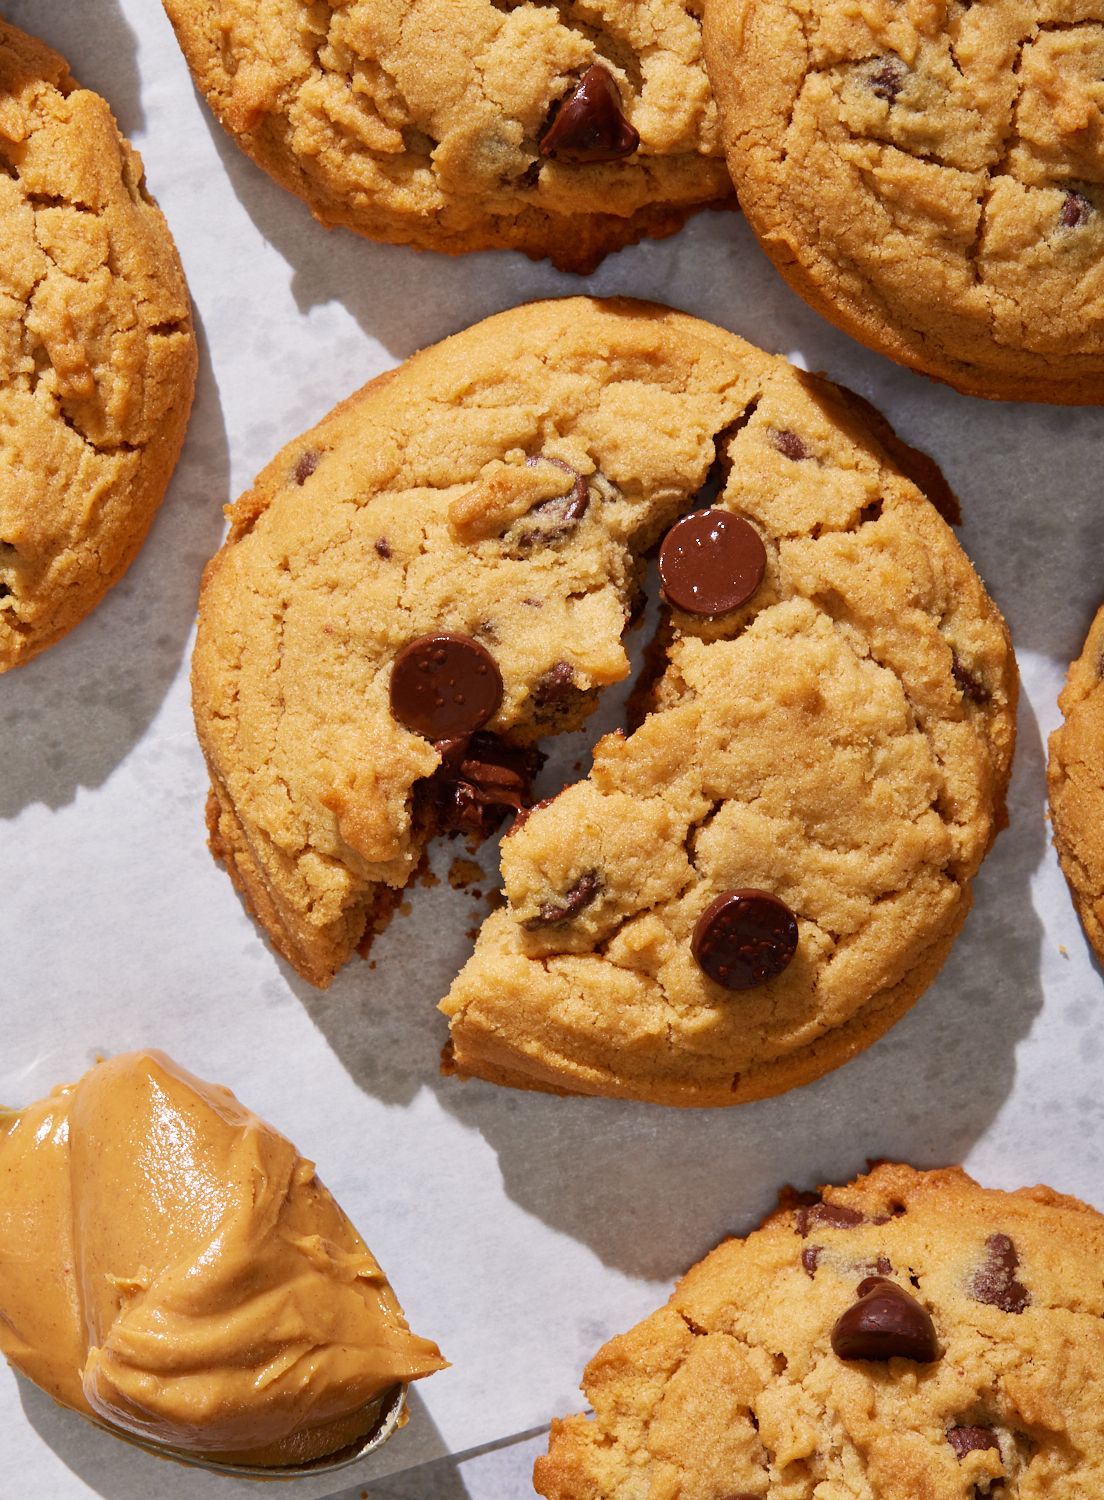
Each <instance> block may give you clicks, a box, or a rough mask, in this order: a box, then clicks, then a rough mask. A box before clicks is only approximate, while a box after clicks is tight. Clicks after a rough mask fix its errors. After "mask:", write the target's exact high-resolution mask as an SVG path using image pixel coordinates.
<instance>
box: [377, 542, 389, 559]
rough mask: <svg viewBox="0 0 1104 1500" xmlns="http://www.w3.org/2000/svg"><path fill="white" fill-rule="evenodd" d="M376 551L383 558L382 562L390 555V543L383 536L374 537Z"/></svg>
mask: <svg viewBox="0 0 1104 1500" xmlns="http://www.w3.org/2000/svg"><path fill="white" fill-rule="evenodd" d="M376 553H377V555H378V556H379V557H382V558H383V560H384V562H386V561H387V559H388V558H389V557H390V556H391V543H390V542H389V541H388V540H387V538H386V537H385V536H381V537H378V538H377V539H376Z"/></svg>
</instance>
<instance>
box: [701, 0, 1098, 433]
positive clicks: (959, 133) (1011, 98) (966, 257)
mask: <svg viewBox="0 0 1104 1500" xmlns="http://www.w3.org/2000/svg"><path fill="white" fill-rule="evenodd" d="M705 42H706V58H707V61H708V64H709V69H710V76H711V78H712V81H713V87H714V90H715V93H716V96H717V101H718V105H719V107H720V109H721V115H722V126H723V130H724V134H725V141H726V148H727V153H728V160H729V165H730V167H731V169H732V173H733V178H734V180H735V182H736V185H737V189H738V192H739V195H740V204H741V207H742V208H743V210H744V212H745V213H746V215H747V218H748V221H749V222H750V224H751V225H752V227H753V228H754V230H755V232H756V233H757V234H758V236H759V238H760V240H761V241H762V243H763V246H764V248H765V249H766V251H767V253H768V254H769V255H770V256H771V258H772V259H773V260H774V262H775V264H776V265H777V266H778V268H779V269H780V270H781V272H782V274H783V275H784V276H785V277H786V279H787V280H788V281H789V282H790V284H791V285H792V286H793V287H794V289H795V290H796V291H798V292H799V293H800V294H801V295H802V296H803V297H804V298H805V299H806V300H807V301H809V302H810V303H811V304H812V305H813V307H815V308H816V309H817V310H818V311H819V312H820V313H822V314H824V316H826V317H827V318H830V319H831V320H832V321H833V322H835V323H837V324H838V325H839V326H840V327H841V328H843V329H844V330H845V331H846V332H848V333H850V334H851V335H852V336H853V337H855V338H858V339H861V340H862V341H863V342H864V343H866V344H869V345H870V346H871V347H872V348H874V349H877V350H879V351H880V352H881V353H883V354H887V355H889V356H890V357H891V358H892V359H896V360H898V361H900V362H901V363H903V364H906V365H911V366H912V367H913V368H914V369H917V370H921V371H924V372H925V373H927V374H929V375H934V376H937V377H938V378H939V379H941V380H945V381H948V382H949V383H950V384H951V385H953V386H956V387H957V388H958V389H959V390H961V391H965V392H968V393H969V394H971V395H977V396H989V397H995V398H999V399H1002V400H1024V399H1029V400H1037V401H1053V402H1069V403H1078V402H1085V403H1099V402H1100V401H1102V400H1104V91H1102V86H1101V77H1102V76H1104V6H1102V5H1101V4H1100V3H1099V0H1096V3H1089V4H1076V5H1074V4H1069V3H1066V0H993V3H990V4H985V5H977V4H970V3H969V0H908V3H898V0H864V3H862V4H840V3H839V0H711V3H710V5H709V7H708V13H707V17H706V23H705Z"/></svg>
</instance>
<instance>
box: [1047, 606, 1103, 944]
mask: <svg viewBox="0 0 1104 1500" xmlns="http://www.w3.org/2000/svg"><path fill="white" fill-rule="evenodd" d="M1058 704H1059V707H1060V708H1061V710H1062V713H1063V714H1064V716H1065V723H1064V724H1063V725H1062V726H1061V728H1059V729H1056V730H1055V731H1054V733H1053V734H1052V735H1051V737H1050V747H1049V757H1048V761H1047V789H1048V792H1049V795H1050V818H1051V825H1052V827H1053V830H1054V843H1055V847H1056V848H1057V850H1058V859H1059V861H1060V862H1061V865H1062V871H1063V873H1064V874H1065V877H1066V880H1067V881H1068V882H1069V888H1070V894H1071V895H1072V896H1073V902H1074V905H1075V906H1076V907H1077V913H1078V915H1079V916H1080V918H1081V922H1082V925H1083V926H1084V928H1085V933H1086V935H1087V937H1088V939H1089V942H1090V943H1091V944H1092V945H1093V947H1094V948H1095V949H1096V952H1097V954H1098V956H1099V957H1100V958H1101V960H1102V961H1104V609H1101V610H1100V611H1099V612H1098V614H1097V616H1096V618H1095V620H1093V622H1092V626H1091V628H1090V630H1089V634H1088V637H1087V639H1086V641H1085V646H1084V649H1083V651H1082V652H1081V655H1080V656H1079V657H1078V658H1077V660H1076V661H1075V662H1074V663H1073V664H1072V665H1071V666H1070V669H1069V678H1068V679H1067V682H1066V686H1065V688H1064V689H1063V690H1062V693H1061V695H1060V697H1059V699H1058Z"/></svg>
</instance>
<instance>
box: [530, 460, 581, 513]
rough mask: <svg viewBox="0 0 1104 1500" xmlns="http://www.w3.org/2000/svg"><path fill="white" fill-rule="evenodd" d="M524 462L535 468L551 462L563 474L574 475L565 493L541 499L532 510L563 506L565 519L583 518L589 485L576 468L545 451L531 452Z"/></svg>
mask: <svg viewBox="0 0 1104 1500" xmlns="http://www.w3.org/2000/svg"><path fill="white" fill-rule="evenodd" d="M525 464H526V467H527V468H530V469H532V468H535V467H536V465H537V464H552V465H553V466H554V467H555V468H557V469H562V470H563V471H564V473H565V474H573V475H574V476H575V485H574V488H572V489H570V490H569V491H568V493H567V494H566V495H556V496H554V497H553V499H551V500H542V501H541V503H540V504H539V505H535V506H534V507H533V509H534V511H542V510H545V509H547V508H548V507H549V506H557V507H563V516H564V519H565V520H568V521H581V520H582V519H583V517H584V516H585V515H586V513H587V506H588V505H589V504H590V486H589V485H588V484H587V482H586V480H585V479H584V478H583V476H582V475H581V474H580V473H579V471H578V469H573V468H572V467H571V465H570V464H569V463H565V462H564V460H563V459H562V458H551V457H550V456H549V455H548V454H545V453H535V454H533V455H532V456H531V457H530V458H527V459H526V460H525Z"/></svg>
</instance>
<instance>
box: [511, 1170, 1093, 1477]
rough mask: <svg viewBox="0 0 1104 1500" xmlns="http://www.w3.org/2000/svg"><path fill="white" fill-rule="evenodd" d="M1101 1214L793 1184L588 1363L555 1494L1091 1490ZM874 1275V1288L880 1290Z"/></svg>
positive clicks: (910, 1177) (877, 1186) (1046, 1194)
mask: <svg viewBox="0 0 1104 1500" xmlns="http://www.w3.org/2000/svg"><path fill="white" fill-rule="evenodd" d="M1102 1257H1104V1218H1102V1217H1101V1215H1100V1214H1098V1213H1097V1212H1096V1211H1095V1210H1094V1209H1091V1208H1089V1207H1088V1206H1087V1205H1086V1204H1084V1203H1080V1202H1078V1201H1077V1200H1076V1199H1074V1198H1068V1197H1062V1196H1061V1195H1059V1194H1058V1193H1055V1192H1052V1191H1051V1190H1050V1189H1049V1188H1045V1187H1035V1188H1023V1189H1020V1191H1018V1192H1014V1193H1003V1192H994V1191H989V1190H986V1189H984V1188H981V1187H979V1186H978V1185H977V1184H976V1183H975V1182H973V1181H972V1180H971V1179H970V1178H969V1177H967V1176H966V1174H965V1173H964V1172H962V1171H960V1170H959V1169H957V1168H949V1169H947V1170H943V1171H933V1172H916V1171H913V1170H912V1169H911V1168H910V1167H903V1166H895V1165H890V1164H883V1165H879V1166H877V1167H875V1168H874V1170H873V1171H872V1172H871V1173H870V1175H869V1176H867V1177H860V1178H859V1179H858V1180H857V1181H856V1182H853V1183H851V1184H850V1185H849V1186H847V1187H839V1188H827V1189H825V1190H824V1191H823V1196H822V1197H819V1198H818V1195H815V1194H802V1195H794V1194H789V1195H784V1196H783V1200H782V1203H781V1205H780V1207H779V1208H778V1209H777V1210H776V1211H775V1212H774V1213H773V1214H771V1215H770V1216H769V1217H768V1218H767V1219H766V1221H765V1222H764V1224H763V1225H762V1226H761V1227H760V1228H759V1229H757V1230H756V1231H754V1232H753V1233H752V1234H750V1235H749V1236H748V1237H747V1238H746V1239H742V1240H738V1239H733V1240H728V1241H726V1242H725V1243H724V1244H722V1245H721V1246H719V1248H718V1249H716V1250H714V1251H713V1252H712V1254H710V1255H708V1256H706V1258H705V1259H704V1260H703V1261H701V1262H700V1263H699V1264H698V1265H697V1266H695V1267H694V1268H693V1269H692V1270H691V1271H690V1272H689V1273H688V1274H687V1275H686V1276H685V1277H684V1278H683V1280H682V1281H681V1282H680V1283H679V1284H678V1286H677V1287H676V1289H675V1291H674V1294H673V1295H672V1297H671V1299H670V1301H669V1302H668V1304H667V1305H666V1307H664V1308H663V1309H662V1310H661V1311H659V1312H657V1313H655V1314H653V1315H652V1316H651V1317H649V1318H647V1319H645V1321H644V1322H642V1323H640V1324H638V1325H637V1326H636V1327H635V1328H634V1329H632V1330H631V1331H630V1332H628V1333H626V1334H623V1335H621V1336H619V1337H617V1338H614V1339H612V1340H611V1341H610V1342H609V1343H608V1344H606V1345H605V1347H604V1348H603V1349H601V1350H600V1351H599V1352H598V1354H597V1355H596V1356H595V1357H594V1359H593V1360H592V1361H591V1362H590V1364H589V1366H588V1367H587V1371H586V1375H585V1377H584V1390H585V1392H586V1395H587V1397H588V1399H589V1401H590V1404H591V1405H592V1407H593V1409H594V1416H593V1417H592V1418H587V1417H583V1416H574V1417H569V1418H567V1419H566V1420H565V1421H558V1422H553V1424H552V1433H551V1441H550V1446H549V1452H548V1455H547V1456H546V1457H544V1458H541V1459H538V1461H537V1464H536V1469H535V1474H534V1479H535V1483H536V1488H537V1491H538V1493H540V1494H541V1495H544V1496H545V1497H547V1500H661V1497H662V1500H667V1497H669V1496H678V1497H680V1500H767V1497H768V1496H769V1500H814V1497H816V1500H822V1497H823V1500H829V1497H831V1500H837V1497H838V1500H919V1497H921V1496H922V1497H924V1500H978V1497H981V1496H993V1497H996V1496H1001V1497H1008V1500H1015V1497H1024V1500H1027V1497H1029V1496H1030V1497H1042V1496H1046V1497H1048V1500H1084V1497H1086V1496H1089V1495H1096V1494H1098V1493H1101V1489H1102V1486H1104V1457H1102V1454H1104V1416H1102V1411H1104V1403H1102V1401H1101V1382H1102V1376H1101V1369H1102V1367H1104V1278H1102V1276H1101V1269H1100V1268H1101V1264H1102ZM868 1281H869V1282H873V1283H875V1284H874V1285H867V1283H868Z"/></svg>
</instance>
